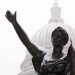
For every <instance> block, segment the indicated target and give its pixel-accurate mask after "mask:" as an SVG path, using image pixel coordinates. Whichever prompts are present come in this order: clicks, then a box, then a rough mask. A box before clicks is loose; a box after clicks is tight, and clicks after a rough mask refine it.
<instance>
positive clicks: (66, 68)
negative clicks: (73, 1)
mask: <svg viewBox="0 0 75 75" xmlns="http://www.w3.org/2000/svg"><path fill="white" fill-rule="evenodd" d="M5 16H6V18H7V19H8V21H10V22H11V23H12V25H13V27H14V28H15V30H16V32H17V34H18V36H19V38H20V40H21V41H22V43H23V44H24V45H25V47H26V48H27V49H28V51H29V52H30V54H31V55H32V56H33V58H32V63H33V66H34V69H35V71H36V73H37V75H75V51H74V49H73V46H72V41H71V45H70V47H69V49H68V53H67V55H66V57H64V53H63V52H62V50H63V47H64V46H65V45H66V44H67V42H68V39H69V36H68V34H67V32H66V31H65V30H64V29H63V28H61V27H58V28H56V29H55V30H54V31H53V32H52V36H51V40H52V44H53V52H52V53H46V52H43V51H42V50H40V49H38V47H37V46H36V45H34V44H33V43H32V42H31V41H30V40H29V38H28V36H27V35H26V33H25V32H24V31H23V29H22V28H21V27H20V25H19V24H18V22H17V20H16V12H15V13H14V14H12V13H11V12H10V11H7V12H6V15H5ZM48 55H51V57H48ZM45 57H48V58H49V60H46V59H45ZM62 57H64V58H63V59H61V58H62Z"/></svg>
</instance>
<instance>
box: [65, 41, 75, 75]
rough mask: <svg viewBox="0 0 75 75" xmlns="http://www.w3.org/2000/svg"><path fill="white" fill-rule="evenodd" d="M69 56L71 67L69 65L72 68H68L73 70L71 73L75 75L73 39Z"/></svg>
mask: <svg viewBox="0 0 75 75" xmlns="http://www.w3.org/2000/svg"><path fill="white" fill-rule="evenodd" d="M67 57H68V61H69V63H70V67H69V68H70V69H68V68H67V70H71V71H70V72H71V73H70V72H69V73H70V75H75V50H74V48H73V46H72V41H71V45H70V47H69V49H68V55H67ZM66 72H67V71H66Z"/></svg>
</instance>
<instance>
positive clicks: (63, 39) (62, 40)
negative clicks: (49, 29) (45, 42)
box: [51, 27, 68, 46]
mask: <svg viewBox="0 0 75 75" xmlns="http://www.w3.org/2000/svg"><path fill="white" fill-rule="evenodd" d="M51 40H52V44H53V46H64V45H66V44H67V42H68V34H67V32H66V31H65V30H64V29H63V28H61V27H58V28H57V29H55V30H54V31H53V33H52V36H51Z"/></svg>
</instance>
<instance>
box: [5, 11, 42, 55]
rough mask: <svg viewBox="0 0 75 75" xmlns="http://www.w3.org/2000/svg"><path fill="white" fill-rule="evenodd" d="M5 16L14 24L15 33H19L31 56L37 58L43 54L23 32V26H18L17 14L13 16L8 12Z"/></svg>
mask: <svg viewBox="0 0 75 75" xmlns="http://www.w3.org/2000/svg"><path fill="white" fill-rule="evenodd" d="M5 16H6V18H7V19H8V21H10V22H11V23H12V25H13V27H14V28H15V31H16V32H17V34H18V36H19V38H20V40H21V41H22V43H23V44H24V45H25V46H26V48H27V49H28V51H29V52H30V54H31V55H32V56H36V55H38V54H40V53H42V51H40V50H39V49H38V48H37V47H36V46H35V45H34V44H33V43H31V42H30V40H29V38H28V36H27V35H26V33H25V32H24V31H23V29H22V28H21V26H20V25H19V24H18V22H17V20H16V12H15V13H14V14H12V13H11V12H10V11H7V12H6V15H5Z"/></svg>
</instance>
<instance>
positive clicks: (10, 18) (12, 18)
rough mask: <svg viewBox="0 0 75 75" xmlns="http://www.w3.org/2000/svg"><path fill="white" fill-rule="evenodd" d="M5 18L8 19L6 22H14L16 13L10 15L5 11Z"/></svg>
mask: <svg viewBox="0 0 75 75" xmlns="http://www.w3.org/2000/svg"><path fill="white" fill-rule="evenodd" d="M5 16H6V18H7V19H8V21H10V22H11V23H15V22H16V12H15V13H14V14H12V13H11V12H10V11H7V12H6V15H5Z"/></svg>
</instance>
